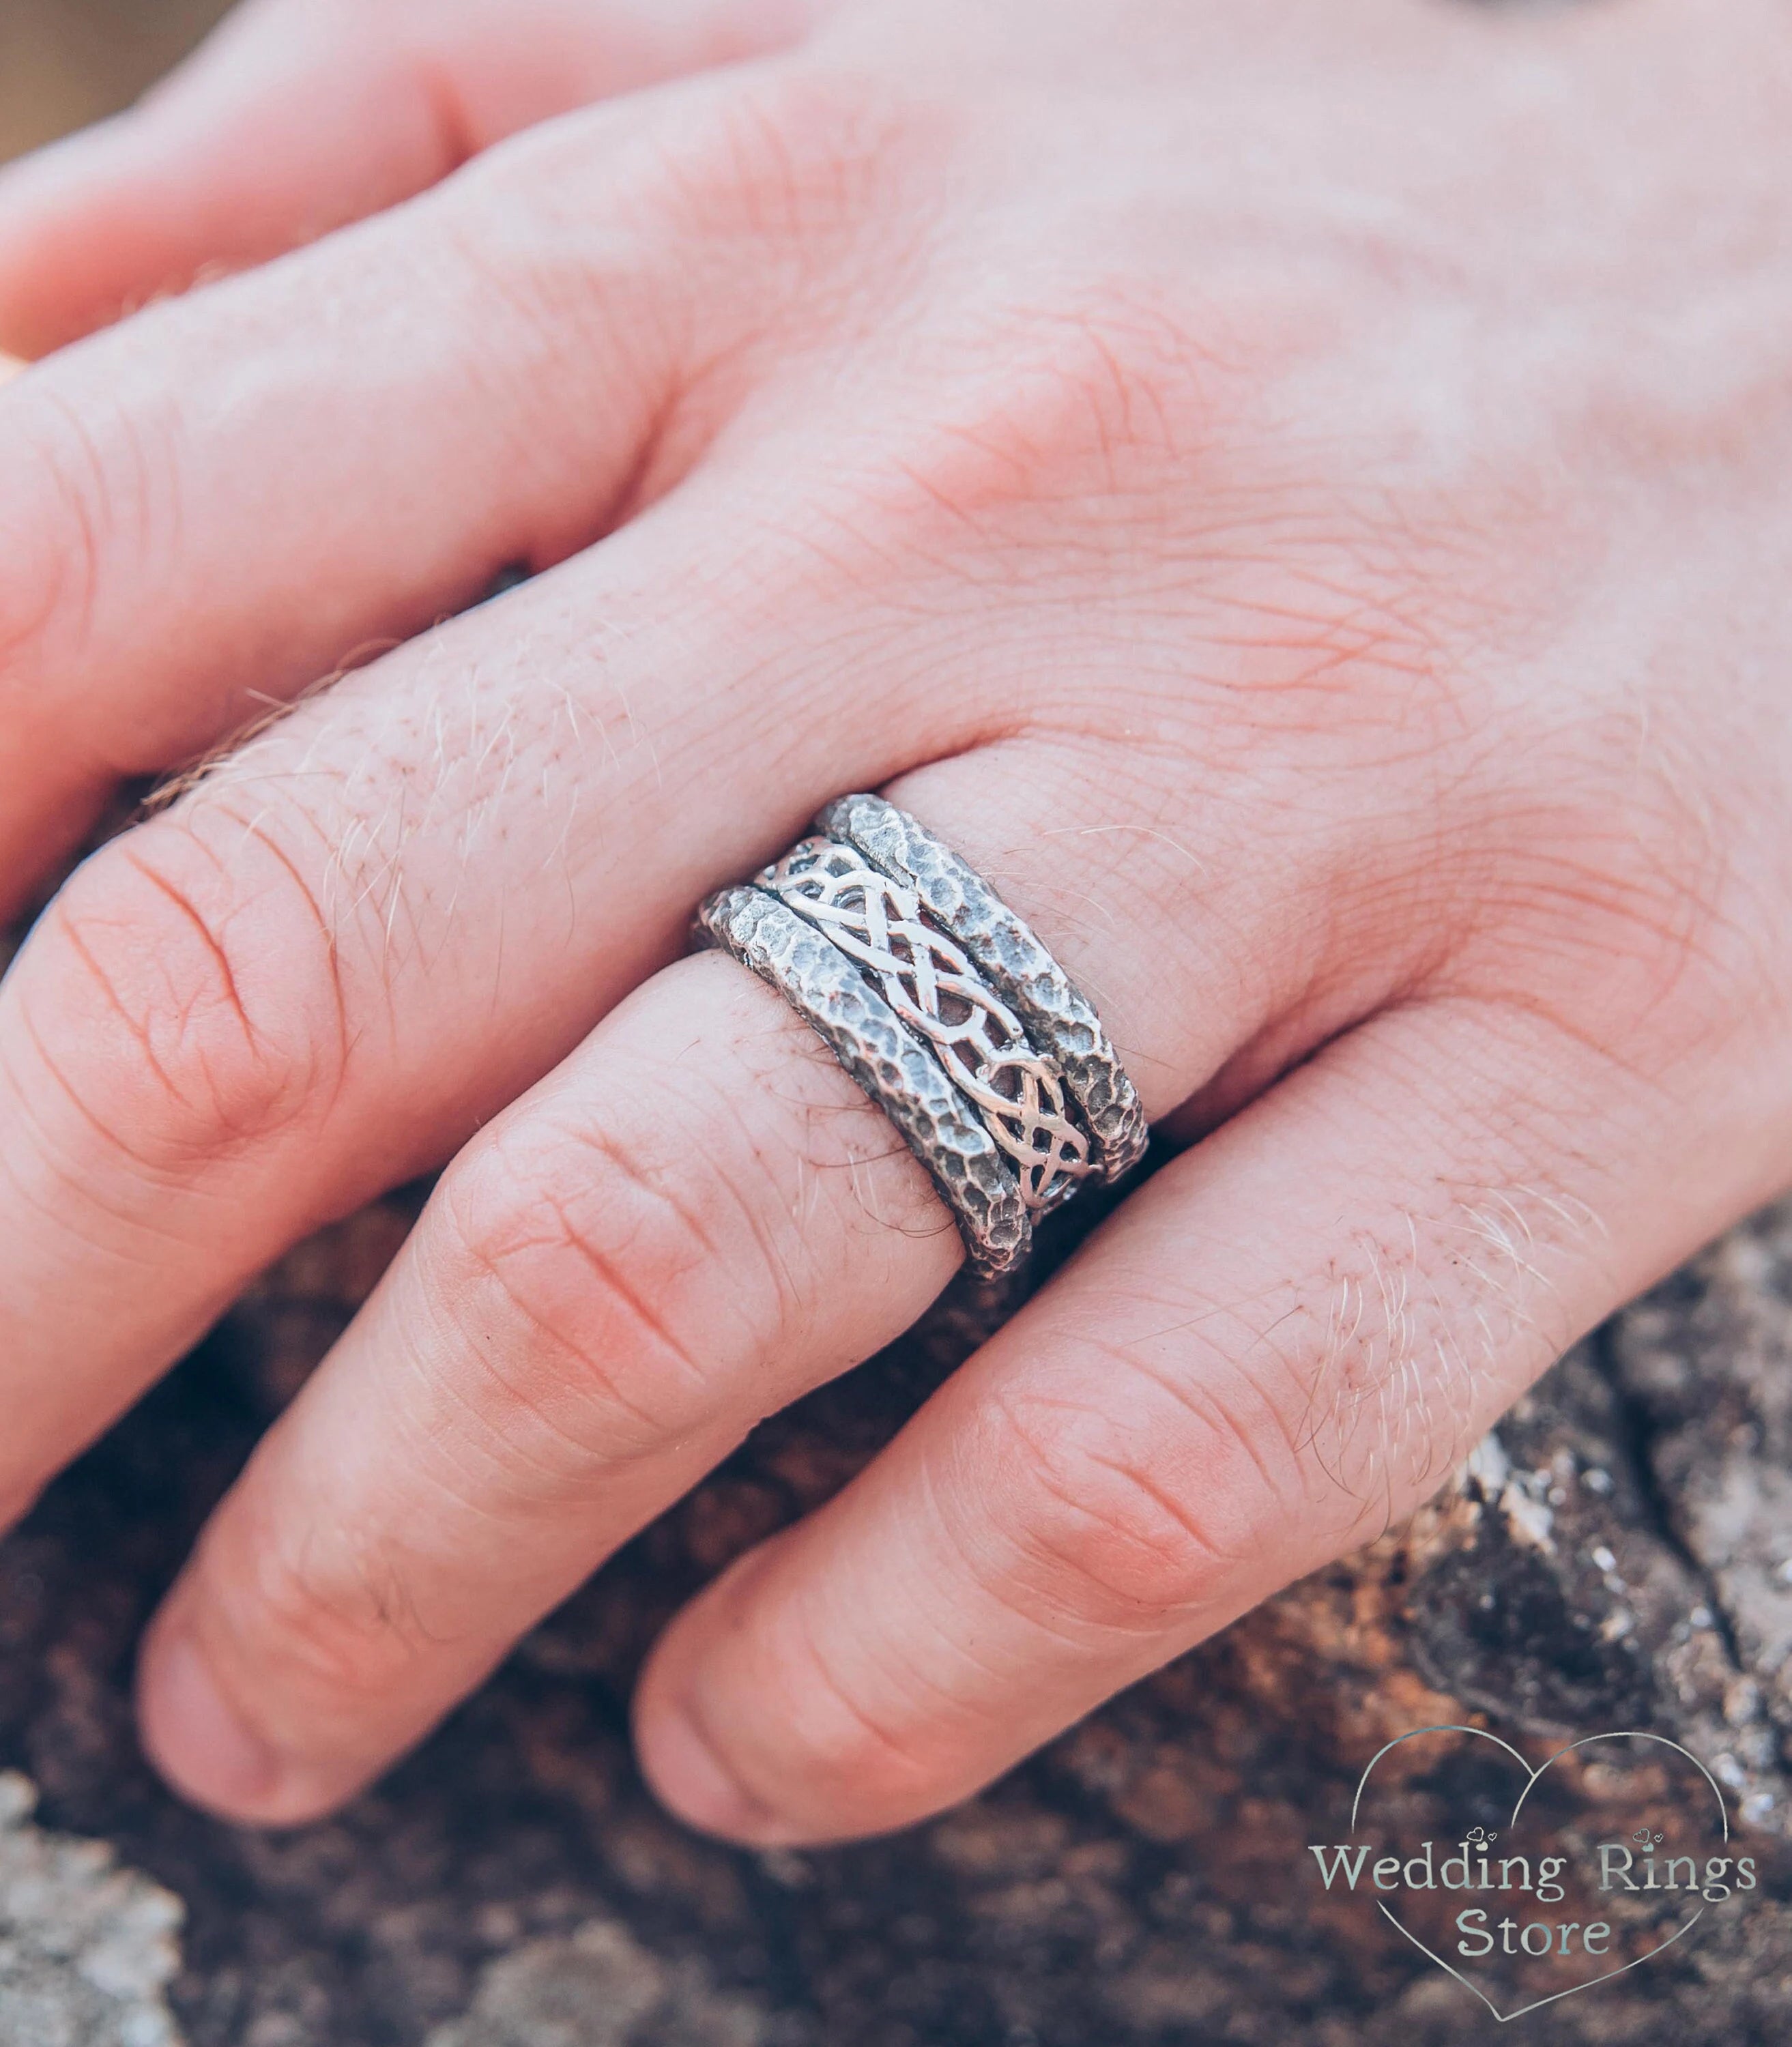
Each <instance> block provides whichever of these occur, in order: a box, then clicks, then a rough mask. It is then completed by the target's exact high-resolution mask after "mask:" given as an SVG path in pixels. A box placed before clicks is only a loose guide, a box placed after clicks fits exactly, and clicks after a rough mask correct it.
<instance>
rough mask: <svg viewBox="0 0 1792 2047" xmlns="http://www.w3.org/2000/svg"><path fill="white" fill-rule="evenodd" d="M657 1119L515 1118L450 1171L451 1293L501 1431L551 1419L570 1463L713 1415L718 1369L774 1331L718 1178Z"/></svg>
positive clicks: (613, 1460)
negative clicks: (695, 1163)
mask: <svg viewBox="0 0 1792 2047" xmlns="http://www.w3.org/2000/svg"><path fill="white" fill-rule="evenodd" d="M691 1157H692V1151H691V1147H688V1146H683V1145H681V1144H680V1143H679V1142H678V1140H677V1138H676V1136H675V1134H674V1133H672V1132H669V1131H668V1130H667V1129H664V1128H659V1127H656V1125H655V1124H653V1122H652V1120H651V1119H648V1118H633V1117H630V1118H626V1119H620V1120H617V1121H615V1122H613V1123H606V1122H602V1121H600V1120H598V1119H597V1118H595V1117H594V1116H590V1115H583V1116H580V1117H579V1119H578V1120H577V1122H576V1123H575V1124H571V1125H570V1126H569V1125H568V1124H566V1123H563V1122H561V1121H559V1120H555V1119H551V1118H548V1117H545V1116H523V1117H520V1118H518V1120H517V1121H516V1122H515V1123H513V1124H511V1125H510V1126H509V1128H507V1129H501V1130H500V1131H499V1132H497V1133H494V1136H493V1140H492V1141H491V1142H490V1143H488V1144H486V1145H485V1146H483V1147H480V1148H479V1150H478V1151H477V1152H475V1153H470V1154H468V1155H466V1156H465V1157H463V1160H462V1161H460V1162H459V1163H457V1164H456V1165H455V1167H452V1168H451V1170H450V1172H449V1174H448V1176H447V1179H446V1180H445V1181H444V1182H443V1187H442V1190H441V1194H440V1205H441V1213H442V1217H443V1228H444V1236H445V1240H446V1250H445V1254H444V1257H443V1267H444V1284H443V1289H442V1292H443V1298H444V1299H445V1300H447V1302H449V1303H450V1304H451V1313H452V1314H454V1315H455V1318H457V1320H458V1321H460V1322H461V1324H462V1325H463V1328H465V1329H467V1330H468V1331H469V1332H470V1333H477V1334H482V1335H485V1334H489V1335H490V1336H491V1337H493V1338H494V1339H495V1341H490V1342H485V1343H475V1344H474V1345H472V1346H471V1349H472V1352H474V1354H475V1355H477V1356H478V1357H479V1358H480V1359H481V1361H482V1364H486V1365H487V1367H488V1368H489V1371H490V1374H491V1375H492V1376H491V1379H490V1390H491V1391H492V1393H493V1397H494V1405H493V1411H492V1413H491V1414H490V1422H491V1426H493V1427H494V1428H497V1429H498V1430H514V1428H515V1426H516V1421H517V1414H518V1410H522V1411H523V1412H524V1413H526V1414H529V1415H531V1416H532V1417H533V1418H535V1419H536V1421H537V1422H541V1423H544V1424H545V1425H546V1426H547V1427H548V1429H550V1430H552V1433H553V1434H554V1436H555V1438H556V1439H557V1441H559V1443H561V1444H562V1445H563V1446H564V1447H565V1448H566V1449H569V1450H570V1452H571V1456H572V1462H573V1471H574V1474H575V1476H579V1475H582V1473H584V1472H587V1471H588V1469H589V1467H590V1463H591V1462H592V1461H593V1460H594V1459H595V1460H597V1461H600V1462H602V1463H603V1464H605V1465H613V1464H617V1463H620V1462H626V1461H629V1459H630V1458H632V1457H642V1456H645V1455H648V1454H649V1453H652V1452H653V1451H655V1450H656V1449H660V1448H661V1447H663V1445H664V1443H665V1442H666V1441H667V1440H668V1438H672V1437H674V1436H677V1435H679V1434H686V1433H688V1431H689V1430H691V1428H692V1427H694V1426H697V1425H698V1424H699V1422H701V1421H702V1419H703V1418H705V1417H706V1414H707V1413H708V1412H709V1410H710V1407H711V1406H712V1405H713V1402H712V1399H711V1395H712V1391H713V1384H714V1378H715V1375H716V1373H717V1372H718V1369H720V1368H726V1362H727V1360H728V1359H729V1358H730V1356H733V1355H736V1354H737V1353H738V1352H740V1351H741V1350H742V1349H755V1348H757V1346H759V1345H761V1344H763V1343H764V1342H765V1341H767V1340H768V1337H769V1335H770V1333H771V1332H770V1330H769V1329H768V1325H767V1308H768V1302H767V1299H766V1294H765V1290H764V1287H763V1285H761V1284H759V1283H756V1278H755V1274H754V1271H753V1270H752V1269H749V1268H745V1267H743V1262H742V1259H741V1252H740V1250H739V1248H738V1236H739V1232H738V1231H737V1229H734V1228H733V1226H732V1225H733V1221H734V1218H733V1217H732V1216H731V1215H730V1213H729V1210H728V1209H727V1205H726V1201H725V1198H723V1196H722V1194H721V1191H720V1186H719V1182H718V1181H717V1180H716V1179H715V1178H714V1177H713V1176H711V1175H710V1174H706V1173H705V1172H704V1171H702V1170H701V1168H700V1167H699V1170H697V1171H693V1170H692V1167H691Z"/></svg>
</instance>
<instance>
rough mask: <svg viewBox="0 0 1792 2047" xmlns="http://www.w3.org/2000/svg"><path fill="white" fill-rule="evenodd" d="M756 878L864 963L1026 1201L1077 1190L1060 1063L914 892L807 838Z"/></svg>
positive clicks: (850, 853)
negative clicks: (978, 1119)
mask: <svg viewBox="0 0 1792 2047" xmlns="http://www.w3.org/2000/svg"><path fill="white" fill-rule="evenodd" d="M757 880H758V884H759V886H760V887H761V888H764V889H765V890H767V891H768V892H769V893H770V894H772V895H774V896H778V897H779V898H780V900H783V901H784V902H785V903H788V904H789V905H790V907H791V909H793V910H794V911H795V912H796V913H797V915H799V917H803V918H806V919H807V921H808V922H809V923H811V924H814V925H815V926H817V927H819V929H820V930H821V931H824V932H825V933H826V934H827V936H828V937H829V938H831V939H832V940H833V941H834V944H835V945H837V946H838V947H839V948H840V950H842V952H843V953H845V954H846V955H847V956H848V957H849V958H851V959H853V960H854V961H855V962H857V964H858V965H859V966H860V968H861V969H863V971H864V972H865V973H867V974H868V975H869V977H871V979H872V981H873V983H874V985H876V986H877V988H878V989H880V990H881V992H882V994H883V996H884V1000H885V1001H886V1002H888V1004H889V1005H890V1007H891V1008H892V1009H893V1010H894V1011H895V1012H896V1014H897V1016H900V1018H901V1019H902V1020H903V1022H904V1023H906V1024H907V1025H908V1027H909V1028H910V1029H911V1031H915V1033H917V1035H919V1036H921V1037H923V1038H924V1039H926V1040H927V1042H928V1043H929V1044H931V1046H932V1047H933V1048H934V1050H935V1052H937V1053H938V1054H939V1057H940V1058H941V1060H942V1062H943V1063H944V1065H945V1067H946V1072H947V1074H949V1075H950V1078H952V1079H953V1080H954V1081H955V1082H957V1083H958V1087H959V1089H961V1091H962V1093H965V1094H966V1095H968V1096H969V1097H970V1100H971V1101H972V1103H973V1105H974V1106H975V1107H976V1109H977V1110H978V1112H979V1113H981V1116H982V1118H983V1121H984V1125H985V1128H987V1129H988V1131H989V1135H990V1136H992V1137H993V1139H994V1140H995V1141H996V1143H997V1145H998V1146H999V1147H1000V1148H1001V1150H1002V1151H1004V1152H1005V1153H1006V1154H1007V1156H1008V1163H1009V1164H1010V1165H1011V1166H1012V1167H1013V1169H1014V1171H1015V1172H1016V1174H1018V1176H1019V1178H1020V1194H1021V1198H1022V1199H1023V1200H1024V1202H1026V1204H1027V1206H1028V1208H1029V1209H1031V1210H1032V1211H1033V1212H1034V1213H1035V1214H1037V1213H1040V1212H1042V1211H1043V1210H1044V1209H1052V1208H1055V1207H1056V1206H1057V1205H1058V1204H1059V1202H1061V1201H1062V1200H1064V1199H1065V1198H1066V1197H1068V1196H1069V1195H1070V1194H1074V1193H1075V1191H1076V1186H1077V1182H1078V1181H1079V1180H1081V1179H1082V1178H1085V1177H1086V1175H1087V1174H1089V1173H1090V1171H1093V1166H1092V1164H1091V1161H1090V1141H1089V1138H1088V1136H1087V1134H1086V1132H1084V1131H1083V1130H1082V1128H1080V1127H1079V1126H1078V1124H1077V1123H1076V1122H1075V1121H1074V1120H1072V1114H1071V1113H1066V1102H1065V1099H1064V1085H1063V1082H1062V1078H1060V1076H1059V1072H1058V1070H1057V1068H1056V1067H1055V1066H1054V1065H1053V1063H1052V1062H1051V1060H1050V1059H1048V1058H1043V1057H1042V1056H1041V1055H1040V1054H1039V1053H1037V1052H1035V1051H1034V1050H1033V1047H1032V1046H1031V1043H1029V1042H1028V1037H1027V1034H1026V1031H1024V1029H1023V1028H1022V1027H1021V1025H1020V1021H1019V1020H1018V1019H1017V1018H1016V1016H1015V1015H1014V1013H1013V1012H1012V1010H1010V1009H1009V1008H1008V1005H1007V1004H1006V1003H1004V1001H1003V1000H1002V999H1001V996H999V995H997V993H996V992H995V991H994V990H993V989H992V988H990V987H989V985H988V984H987V983H986V982H985V981H984V980H983V978H982V977H981V976H980V975H979V974H978V973H977V969H975V968H974V967H973V965H971V963H970V961H969V960H968V959H967V958H966V957H965V955H964V954H963V953H962V951H961V950H959V948H958V946H957V945H956V944H955V943H954V942H953V940H952V939H951V938H949V937H947V936H946V934H944V933H943V932H942V931H938V930H935V928H933V927H931V926H930V925H929V924H928V923H927V922H926V921H925V920H924V919H923V916H922V915H921V907H920V904H919V901H918V900H917V899H916V897H915V892H914V890H913V889H911V888H904V886H903V885H902V884H901V883H900V882H898V881H892V880H890V878H889V877H888V875H885V874H882V873H879V871H878V870H877V869H876V868H874V867H873V866H872V865H870V863H869V861H867V860H866V859H865V856H864V855H863V854H862V853H860V852H859V851H857V849H856V848H854V847H853V846H850V845H842V844H840V843H839V842H838V841H837V840H834V839H826V838H806V839H803V840H802V841H800V842H799V843H798V844H797V845H794V846H792V847H791V849H790V851H789V852H788V853H786V854H785V855H784V858H783V859H782V860H780V861H778V862H777V863H776V865H773V866H771V867H768V868H767V869H765V871H764V873H762V874H761V875H760V876H757ZM1073 1113H1074V1112H1073Z"/></svg>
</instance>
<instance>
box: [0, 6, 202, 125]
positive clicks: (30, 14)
mask: <svg viewBox="0 0 1792 2047" xmlns="http://www.w3.org/2000/svg"><path fill="white" fill-rule="evenodd" d="M225 5H226V0H0V158H4V157H16V156H18V155H19V154H21V153H22V152H23V151H25V150H26V149H35V148H36V147H37V145H38V144H40V143H41V142H48V141H52V140H53V139H54V138H55V137H56V136H58V135H61V134H64V133H67V132H68V130H69V129H71V128H79V127H81V126H84V125H85V124H86V123H87V122H90V121H97V120H99V119H100V118H101V117H102V116H103V115H105V114H112V113H115V112H117V110H118V109H119V108H120V107H121V106H129V105H130V102H131V101H132V100H134V99H135V98H136V97H137V95H138V94H139V93H140V92H141V91H142V90H143V88H144V87H145V86H146V85H148V84H149V83H150V81H151V80H152V79H154V78H156V77H157V76H158V75H160V74H161V72H164V71H166V70H167V69H168V66H169V65H170V64H173V63H174V62H175V61H176V59H177V58H179V57H180V56H184V54H185V53H186V52H187V51H188V50H189V49H191V48H192V46H193V45H194V44H195V43H196V42H197V41H199V38H200V37H201V36H203V34H204V33H205V32H206V30H207V29H208V28H210V27H211V25H212V23H213V22H214V21H216V20H217V19H218V17H219V15H220V14H223V12H224V11H225Z"/></svg>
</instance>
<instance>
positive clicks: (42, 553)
mask: <svg viewBox="0 0 1792 2047" xmlns="http://www.w3.org/2000/svg"><path fill="white" fill-rule="evenodd" d="M66 381H68V379H67V378H66V377H62V378H60V380H59V375H58V371H57V368H56V366H54V365H52V366H48V368H46V369H45V370H40V371H39V372H38V373H37V374H36V375H34V376H33V377H29V378H28V379H26V380H25V381H22V382H21V383H20V384H18V385H15V386H14V388H13V389H10V390H9V391H8V392H7V393H6V396H5V398H4V400H3V401H0V474H3V475H4V476H5V477H6V488H5V489H4V491H3V492H0V565H3V566H0V690H3V692H4V695H3V698H0V701H3V702H4V704H5V706H6V712H7V714H8V716H9V717H10V718H19V719H25V720H27V721H29V720H30V719H31V718H33V715H34V714H36V715H40V716H41V712H42V710H43V705H44V692H43V689H42V683H43V679H44V677H45V674H46V673H47V672H48V671H49V670H50V668H51V667H52V664H67V663H68V662H71V661H73V660H78V659H79V656H80V655H81V653H82V652H83V651H84V649H85V648H86V647H87V644H89V642H90V640H91V638H92V637H93V633H94V629H95V621H96V617H97V615H98V613H99V609H100V606H101V604H102V602H103V595H104V590H105V587H106V582H107V581H108V579H110V578H116V577H117V576H118V574H119V572H120V571H121V570H125V571H128V570H129V569H130V567H133V566H134V565H135V566H137V567H141V566H143V565H144V559H143V558H144V556H145V551H146V548H147V546H148V536H149V535H150V534H152V533H153V532H157V531H168V530H174V527H173V525H172V524H171V523H170V521H171V515H172V513H173V512H174V510H175V508H174V506H173V505H172V502H171V494H172V489H173V477H174V469H173V465H172V462H171V461H170V460H169V459H168V453H167V450H166V448H165V447H164V445H163V444H162V443H163V442H164V439H165V438H166V436H165V435H164V434H162V433H161V432H159V431H157V425H156V422H155V418H154V408H153V405H151V404H149V403H148V402H147V401H145V400H144V399H143V398H142V397H141V395H140V396H139V397H138V399H137V402H136V403H135V404H133V405H131V406H129V407H127V406H126V405H124V404H122V403H121V402H118V401H114V400H110V399H107V400H104V401H95V400H94V399H93V398H92V397H91V394H76V395H71V394H70V393H68V392H65V391H64V389H61V388H60V384H61V383H63V382H66Z"/></svg>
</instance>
